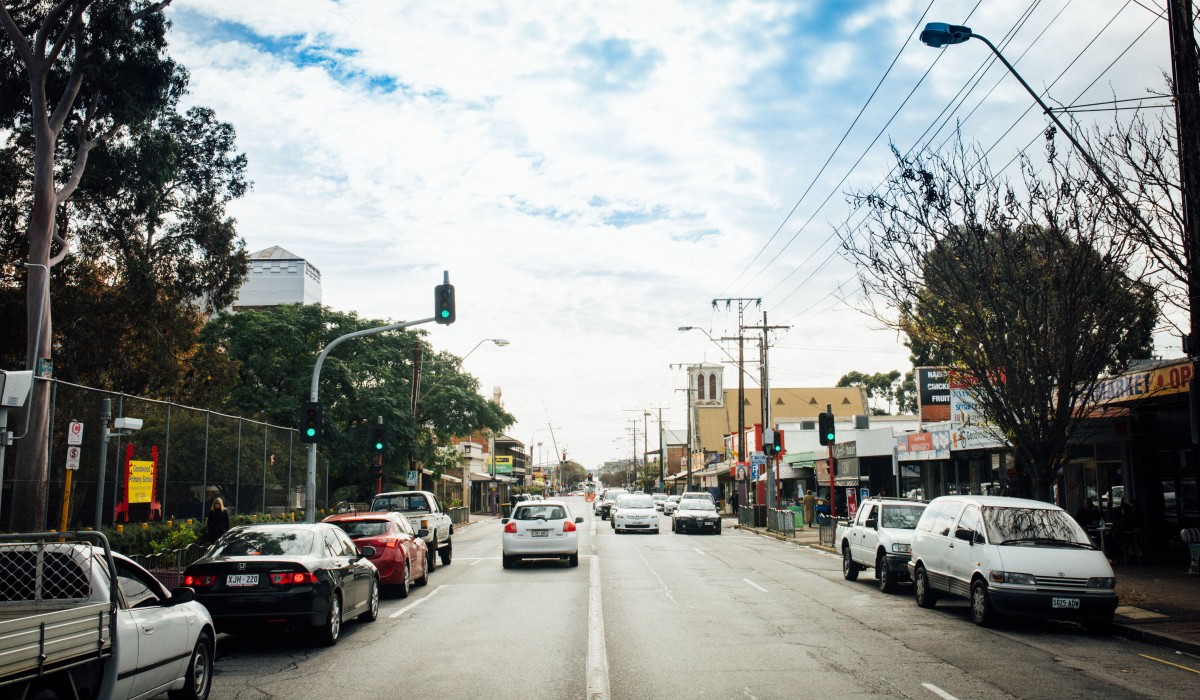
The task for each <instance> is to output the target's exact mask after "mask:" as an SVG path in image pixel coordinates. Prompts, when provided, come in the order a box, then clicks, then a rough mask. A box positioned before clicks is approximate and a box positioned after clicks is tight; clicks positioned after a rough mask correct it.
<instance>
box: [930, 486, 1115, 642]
mask: <svg viewBox="0 0 1200 700" xmlns="http://www.w3.org/2000/svg"><path fill="white" fill-rule="evenodd" d="M908 572H909V575H910V576H911V577H912V580H913V582H914V587H913V588H914V594H915V596H916V601H917V605H919V606H921V607H923V608H932V607H933V606H934V605H935V604H936V603H937V599H938V597H939V596H941V595H952V596H958V597H962V598H967V599H969V600H970V601H971V619H972V620H974V621H975V624H977V625H988V624H990V623H991V622H993V621H994V620H995V618H996V616H997V615H1019V616H1025V617H1047V618H1058V619H1068V620H1077V621H1079V622H1082V623H1083V624H1084V625H1086V626H1087V627H1088V628H1089V629H1091V630H1093V631H1098V632H1103V631H1106V630H1108V629H1109V628H1110V627H1111V626H1112V620H1113V611H1114V610H1116V608H1117V593H1116V585H1117V580H1116V577H1115V576H1114V575H1113V570H1112V567H1111V566H1109V563H1108V559H1107V558H1105V556H1104V553H1103V552H1101V551H1099V550H1097V549H1096V548H1095V547H1094V546H1093V545H1092V543H1091V541H1090V540H1089V539H1088V536H1087V533H1085V532H1084V530H1083V528H1081V527H1080V526H1079V524H1078V523H1076V522H1075V520H1074V519H1073V518H1072V517H1071V516H1070V515H1068V514H1067V512H1066V511H1064V510H1063V509H1062V508H1059V507H1058V506H1056V505H1054V504H1052V503H1043V502H1041V501H1031V500H1027V499H1024V498H1008V497H1005V496H942V497H941V498H935V499H934V500H933V501H932V502H930V504H929V506H928V507H927V508H926V509H925V512H924V513H923V514H922V515H921V520H920V521H919V522H918V523H917V530H916V533H915V534H914V535H913V542H912V559H911V560H910V561H909V563H908Z"/></svg>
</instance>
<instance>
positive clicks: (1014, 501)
mask: <svg viewBox="0 0 1200 700" xmlns="http://www.w3.org/2000/svg"><path fill="white" fill-rule="evenodd" d="M939 501H959V502H962V503H974V504H976V505H979V506H991V507H994V508H1037V509H1040V510H1062V509H1061V508H1059V507H1058V506H1056V505H1054V504H1053V503H1046V502H1045V501H1035V500H1033V499H1032V498H1015V497H1013V496H971V495H962V496H938V497H937V498H935V499H933V500H932V501H930V502H929V505H933V504H934V503H937V502H939Z"/></svg>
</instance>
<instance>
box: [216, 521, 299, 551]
mask: <svg viewBox="0 0 1200 700" xmlns="http://www.w3.org/2000/svg"><path fill="white" fill-rule="evenodd" d="M312 548H313V533H312V531H311V530H300V529H291V528H289V529H286V530H284V529H277V530H256V529H254V528H245V529H241V530H230V531H229V532H226V533H225V534H224V535H222V536H221V539H219V540H217V543H216V544H215V545H213V549H212V551H211V552H210V553H209V556H215V557H258V556H267V557H269V556H281V555H305V554H309V553H310V552H312Z"/></svg>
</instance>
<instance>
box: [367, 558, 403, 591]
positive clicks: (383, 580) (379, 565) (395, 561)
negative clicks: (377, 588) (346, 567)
mask: <svg viewBox="0 0 1200 700" xmlns="http://www.w3.org/2000/svg"><path fill="white" fill-rule="evenodd" d="M370 562H371V563H372V564H374V565H375V568H376V569H379V585H381V586H398V585H400V584H402V583H404V560H403V559H401V558H399V557H381V556H376V557H371V559H370Z"/></svg>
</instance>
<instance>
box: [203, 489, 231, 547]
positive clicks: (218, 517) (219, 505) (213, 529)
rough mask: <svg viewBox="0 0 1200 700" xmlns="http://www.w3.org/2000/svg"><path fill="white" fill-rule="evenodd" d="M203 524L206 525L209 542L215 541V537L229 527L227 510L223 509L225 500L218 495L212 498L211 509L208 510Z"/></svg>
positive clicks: (222, 533)
mask: <svg viewBox="0 0 1200 700" xmlns="http://www.w3.org/2000/svg"><path fill="white" fill-rule="evenodd" d="M204 524H205V525H206V526H207V527H208V540H209V541H210V542H216V541H217V538H218V537H220V536H221V535H224V534H225V531H226V530H228V529H229V511H227V510H225V502H224V501H222V500H221V499H220V498H219V497H218V498H214V499H213V504H212V509H211V510H209V511H208V517H207V518H205V519H204Z"/></svg>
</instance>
